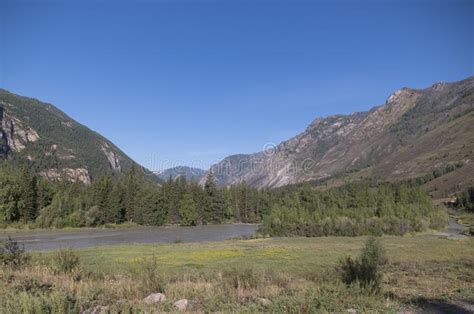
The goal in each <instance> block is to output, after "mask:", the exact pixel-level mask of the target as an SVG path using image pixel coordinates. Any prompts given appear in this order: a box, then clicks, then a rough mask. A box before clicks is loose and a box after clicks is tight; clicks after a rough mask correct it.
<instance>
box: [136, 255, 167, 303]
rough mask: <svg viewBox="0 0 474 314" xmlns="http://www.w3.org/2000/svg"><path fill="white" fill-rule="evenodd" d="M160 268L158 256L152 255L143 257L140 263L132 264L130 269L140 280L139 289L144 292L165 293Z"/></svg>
mask: <svg viewBox="0 0 474 314" xmlns="http://www.w3.org/2000/svg"><path fill="white" fill-rule="evenodd" d="M159 269H160V267H159V263H158V260H157V258H156V257H152V258H144V259H142V260H141V261H139V263H138V265H131V267H130V269H129V271H130V273H131V275H132V277H133V278H134V279H136V280H137V281H138V282H139V284H140V286H139V289H140V290H141V291H142V292H143V293H144V294H148V293H157V292H161V293H164V292H165V285H164V279H163V276H162V274H161V273H160V271H159Z"/></svg>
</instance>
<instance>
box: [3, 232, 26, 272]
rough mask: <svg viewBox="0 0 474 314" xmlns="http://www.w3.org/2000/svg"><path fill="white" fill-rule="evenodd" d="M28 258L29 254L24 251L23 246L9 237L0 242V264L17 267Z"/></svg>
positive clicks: (23, 263)
mask: <svg viewBox="0 0 474 314" xmlns="http://www.w3.org/2000/svg"><path fill="white" fill-rule="evenodd" d="M28 260H29V255H28V254H27V253H25V248H24V246H22V247H20V245H19V244H18V242H16V241H14V240H13V239H12V238H11V237H8V239H7V240H6V241H2V242H1V243H0V265H2V266H7V267H11V268H14V269H17V268H21V267H22V266H23V265H25V264H26V263H27V262H28Z"/></svg>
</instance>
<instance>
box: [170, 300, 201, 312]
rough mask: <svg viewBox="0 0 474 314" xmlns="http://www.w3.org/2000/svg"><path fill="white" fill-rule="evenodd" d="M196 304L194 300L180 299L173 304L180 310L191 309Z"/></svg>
mask: <svg viewBox="0 0 474 314" xmlns="http://www.w3.org/2000/svg"><path fill="white" fill-rule="evenodd" d="M196 304H197V303H196V301H191V300H188V299H181V300H178V301H176V302H174V304H173V306H174V307H175V308H176V309H178V310H180V311H186V310H189V309H192V308H193V307H194V306H195V305H196Z"/></svg>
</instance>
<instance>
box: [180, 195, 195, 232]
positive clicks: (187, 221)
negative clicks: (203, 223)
mask: <svg viewBox="0 0 474 314" xmlns="http://www.w3.org/2000/svg"><path fill="white" fill-rule="evenodd" d="M178 210H179V216H180V218H181V224H182V225H184V226H195V225H196V224H197V218H198V217H197V212H196V203H195V202H194V199H193V196H192V195H191V194H190V193H185V194H184V195H183V198H182V199H181V202H180V204H179V209H178Z"/></svg>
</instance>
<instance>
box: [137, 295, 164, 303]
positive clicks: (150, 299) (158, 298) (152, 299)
mask: <svg viewBox="0 0 474 314" xmlns="http://www.w3.org/2000/svg"><path fill="white" fill-rule="evenodd" d="M165 301H166V296H165V295H164V294H163V293H152V294H150V295H149V296H147V297H146V298H145V299H143V302H145V303H147V304H153V303H163V302H165Z"/></svg>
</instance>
